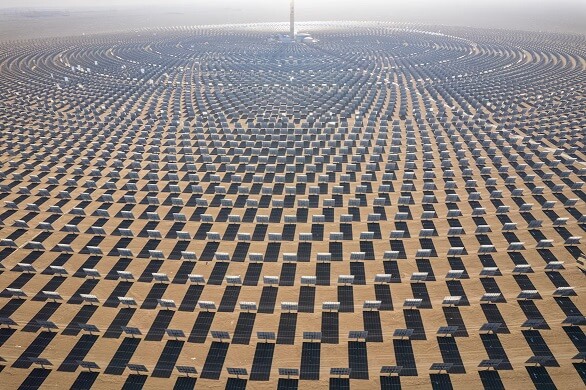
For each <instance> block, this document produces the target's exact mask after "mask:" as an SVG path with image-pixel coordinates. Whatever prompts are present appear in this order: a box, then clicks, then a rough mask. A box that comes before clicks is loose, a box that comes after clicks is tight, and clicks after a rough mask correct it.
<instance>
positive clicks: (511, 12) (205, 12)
mask: <svg viewBox="0 0 586 390" xmlns="http://www.w3.org/2000/svg"><path fill="white" fill-rule="evenodd" d="M288 6H289V0H164V1H161V0H51V1H49V0H0V8H10V7H30V8H45V9H46V8H61V9H67V10H70V11H75V10H76V9H79V8H83V7H94V8H95V7H102V8H103V7H107V8H109V9H116V10H118V13H119V14H121V12H122V10H123V9H124V8H125V7H134V8H135V9H137V10H138V9H139V10H140V12H142V13H145V12H150V11H149V10H151V11H152V15H153V17H152V18H150V19H149V23H150V24H151V26H156V25H157V24H161V23H163V22H161V21H160V20H162V19H163V18H157V15H162V14H163V13H164V14H166V15H167V16H168V15H170V14H173V13H175V14H177V15H179V14H182V15H183V19H181V18H179V17H177V24H179V23H182V22H183V21H184V20H188V21H193V23H190V24H219V23H238V22H246V23H248V22H265V21H270V22H274V21H286V20H287V19H288ZM155 7H156V8H159V10H157V11H154V8H155ZM296 7H297V19H298V20H300V21H303V20H384V21H401V22H415V23H431V24H454V25H470V26H482V27H499V28H503V27H505V28H515V29H533V30H535V29H537V30H567V31H579V32H586V0H296ZM125 12H128V11H125ZM128 15H130V14H128ZM165 20H166V21H165V23H164V24H166V25H168V23H172V22H173V21H172V20H171V19H170V18H169V17H166V19H165ZM207 21H209V23H205V22H207ZM0 30H1V27H0Z"/></svg>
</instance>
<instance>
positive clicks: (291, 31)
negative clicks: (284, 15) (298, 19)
mask: <svg viewBox="0 0 586 390" xmlns="http://www.w3.org/2000/svg"><path fill="white" fill-rule="evenodd" d="M289 23H290V25H289V37H290V38H291V39H295V0H291V10H290V14H289Z"/></svg>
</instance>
